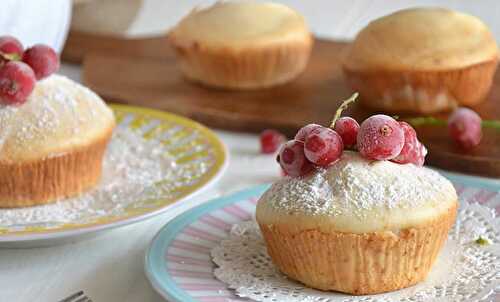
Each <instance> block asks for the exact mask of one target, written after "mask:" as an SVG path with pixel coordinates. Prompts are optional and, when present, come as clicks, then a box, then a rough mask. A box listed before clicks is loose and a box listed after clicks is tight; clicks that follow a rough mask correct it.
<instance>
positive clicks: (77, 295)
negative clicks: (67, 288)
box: [59, 290, 83, 302]
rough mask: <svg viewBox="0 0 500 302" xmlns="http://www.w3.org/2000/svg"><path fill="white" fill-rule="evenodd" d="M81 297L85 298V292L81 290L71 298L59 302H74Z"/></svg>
mask: <svg viewBox="0 0 500 302" xmlns="http://www.w3.org/2000/svg"><path fill="white" fill-rule="evenodd" d="M81 296H83V290H81V291H79V292H76V293H74V294H72V295H71V296H69V297H67V298H64V299H62V300H61V301H59V302H72V301H74V300H75V299H77V298H79V297H81Z"/></svg>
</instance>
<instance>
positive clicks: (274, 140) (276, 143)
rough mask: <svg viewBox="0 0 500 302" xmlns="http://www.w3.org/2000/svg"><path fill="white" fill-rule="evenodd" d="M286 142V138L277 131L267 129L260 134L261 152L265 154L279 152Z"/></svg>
mask: <svg viewBox="0 0 500 302" xmlns="http://www.w3.org/2000/svg"><path fill="white" fill-rule="evenodd" d="M284 142H285V136H284V135H283V134H281V133H280V132H278V131H276V130H272V129H267V130H264V131H262V133H261V134H260V150H261V152H262V153H264V154H270V153H274V152H276V151H278V149H279V147H280V146H281V144H283V143H284Z"/></svg>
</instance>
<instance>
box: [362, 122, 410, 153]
mask: <svg viewBox="0 0 500 302" xmlns="http://www.w3.org/2000/svg"><path fill="white" fill-rule="evenodd" d="M404 142H405V136H404V131H403V129H402V128H401V126H400V125H399V123H398V122H397V121H396V120H395V119H393V118H392V117H390V116H387V115H383V114H377V115H373V116H371V117H369V118H367V119H366V120H365V121H363V123H361V126H360V128H359V132H358V137H357V146H358V150H359V152H360V153H361V155H363V156H364V157H366V158H369V159H375V160H389V159H393V158H395V157H396V156H398V154H399V153H401V149H403V145H404Z"/></svg>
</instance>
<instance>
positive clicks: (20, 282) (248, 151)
mask: <svg viewBox="0 0 500 302" xmlns="http://www.w3.org/2000/svg"><path fill="white" fill-rule="evenodd" d="M206 2H207V1H182V2H181V1H166V0H165V1H163V0H162V1H160V0H149V1H148V0H146V2H145V5H144V10H143V11H142V12H141V14H140V15H139V16H138V19H137V20H136V22H135V23H134V24H133V26H132V28H131V33H132V34H143V33H145V32H155V31H156V32H161V31H164V30H165V28H167V27H168V26H170V25H171V24H173V23H175V22H176V21H177V19H178V18H179V17H180V16H181V15H182V14H184V13H185V12H186V11H187V10H188V9H189V8H190V7H191V6H192V5H193V4H194V3H206ZM280 2H285V3H288V4H290V5H291V6H292V7H294V8H296V9H298V10H299V11H301V12H302V13H303V14H304V15H305V16H306V18H307V19H308V21H309V23H310V25H311V28H312V30H313V31H314V32H316V33H318V34H320V35H322V36H326V37H334V38H339V37H340V38H346V37H347V38H348V37H352V36H353V35H354V34H355V32H356V31H357V30H359V28H360V27H362V26H364V25H365V24H366V23H367V22H368V20H370V19H373V18H375V17H377V16H380V15H382V14H385V13H388V12H390V11H393V10H394V9H397V8H401V7H403V6H408V5H409V4H412V3H413V4H414V3H417V1H398V2H397V3H396V1H391V2H386V1H384V2H382V1H368V0H350V1H326V0H312V1H298V0H294V1H280ZM435 3H440V4H442V5H447V6H450V7H453V8H457V9H463V10H465V11H468V12H470V13H474V14H476V15H480V16H481V17H482V18H483V19H484V20H485V21H486V22H487V23H489V24H490V26H491V27H492V30H493V32H494V33H495V35H496V36H497V38H498V37H499V36H500V27H499V26H494V25H500V23H499V20H500V19H498V15H499V13H500V4H498V2H496V1H494V0H491V1H481V2H480V3H479V2H475V1H418V5H430V4H435ZM41 30H42V29H41ZM61 72H62V73H63V74H66V75H68V76H70V77H72V78H74V79H79V68H78V67H75V66H69V65H64V66H63V68H62V70H61ZM217 133H218V134H219V135H220V137H221V139H222V140H223V141H224V143H226V144H227V146H228V147H229V150H230V156H231V159H230V164H229V168H228V170H227V172H226V174H225V175H224V176H223V177H222V179H221V180H220V181H219V182H218V183H217V184H216V185H214V186H213V187H212V188H211V189H209V190H208V191H205V192H204V193H203V194H202V195H199V196H197V197H195V198H193V199H192V200H190V201H189V202H186V203H185V206H183V207H181V208H179V209H178V210H176V212H171V213H166V214H163V215H160V216H158V217H156V218H154V219H151V220H149V221H146V222H142V223H138V224H134V225H131V226H127V227H123V228H120V229H115V230H112V231H109V232H105V233H103V234H101V235H99V236H98V237H95V238H91V239H87V240H84V241H79V242H75V243H73V244H66V245H62V246H54V247H48V248H37V249H29V250H0V301H2V302H3V301H6V302H7V301H8V302H11V301H12V302H14V301H16V302H33V301H41V302H45V301H47V302H52V301H58V299H61V298H62V297H64V296H65V295H68V294H70V293H72V292H75V291H78V290H81V289H83V290H85V292H86V293H88V294H89V295H90V296H91V297H92V299H93V301H94V302H122V301H155V302H160V301H163V300H162V299H161V298H160V297H159V296H158V295H157V294H155V292H154V291H153V290H152V288H151V287H150V285H149V284H148V281H147V280H146V278H145V276H144V273H143V259H144V253H145V250H146V248H147V246H148V244H149V243H150V241H151V239H152V238H153V236H154V235H155V234H156V232H157V231H158V230H159V229H160V228H161V227H162V226H163V225H164V224H165V223H166V222H167V221H168V220H169V219H171V218H172V217H173V216H175V215H176V214H178V213H179V212H180V211H182V210H185V209H187V208H189V207H191V206H194V205H197V204H200V203H201V202H203V201H205V200H207V199H209V198H213V197H216V196H219V195H222V194H226V193H227V192H230V191H235V190H238V189H242V188H245V187H248V186H251V185H254V184H259V183H268V182H271V181H273V180H274V179H276V177H277V176H278V174H279V172H278V166H277V165H276V164H274V157H273V156H264V155H259V153H258V139H257V136H256V135H249V134H242V133H234V132H224V131H217Z"/></svg>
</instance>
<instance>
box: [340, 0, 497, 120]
mask: <svg viewBox="0 0 500 302" xmlns="http://www.w3.org/2000/svg"><path fill="white" fill-rule="evenodd" d="M497 61H498V48H497V44H496V42H495V39H494V38H493V36H492V34H491V32H490V31H489V29H488V28H487V27H486V25H485V24H484V23H483V22H481V20H479V19H478V18H476V17H473V16H470V15H466V14H463V13H459V12H455V11H451V10H447V9H442V8H414V9H406V10H402V11H399V12H396V13H393V14H391V15H388V16H385V17H382V18H380V19H377V20H375V21H373V22H371V23H370V24H368V26H366V27H365V28H364V29H363V30H362V31H361V32H359V34H358V35H357V36H356V39H355V40H354V42H353V43H352V45H351V46H350V47H349V49H348V53H347V57H346V59H345V61H344V65H343V68H344V73H345V76H346V78H347V80H348V82H349V83H350V84H351V86H352V87H353V89H354V90H356V91H359V92H360V94H361V101H362V103H363V104H364V105H366V106H367V107H370V108H373V109H376V110H384V111H390V112H405V111H409V112H419V113H432V112H438V111H443V110H448V109H451V108H453V107H455V106H457V105H466V106H472V105H475V104H478V103H479V102H481V100H483V99H484V98H485V96H486V95H487V93H488V91H489V89H490V87H491V83H492V80H493V75H494V74H495V70H496V68H497Z"/></svg>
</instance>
